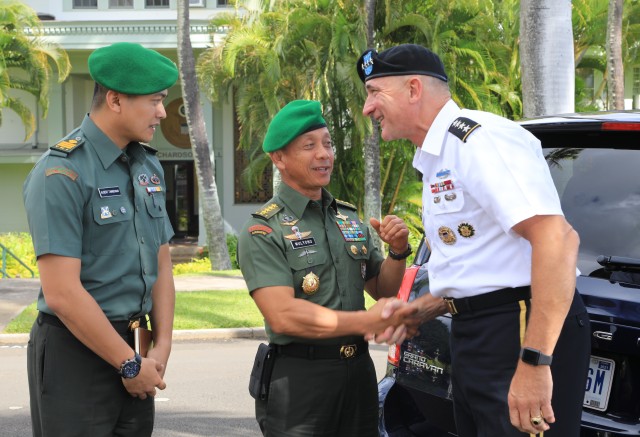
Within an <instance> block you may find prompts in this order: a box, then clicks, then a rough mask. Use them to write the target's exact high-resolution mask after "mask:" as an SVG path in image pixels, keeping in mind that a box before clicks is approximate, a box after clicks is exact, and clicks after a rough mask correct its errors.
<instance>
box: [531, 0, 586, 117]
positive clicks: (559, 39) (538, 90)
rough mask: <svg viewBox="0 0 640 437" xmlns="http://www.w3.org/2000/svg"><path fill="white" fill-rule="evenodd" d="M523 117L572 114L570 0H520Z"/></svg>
mask: <svg viewBox="0 0 640 437" xmlns="http://www.w3.org/2000/svg"><path fill="white" fill-rule="evenodd" d="M520 33H521V40H520V62H521V68H522V95H523V102H524V116H525V117H533V116H537V115H544V114H554V113H563V112H564V113H566V112H573V111H574V108H575V103H574V102H575V92H574V90H575V88H574V87H575V79H574V78H575V62H574V51H573V30H572V27H571V2H570V0H522V1H521V3H520Z"/></svg>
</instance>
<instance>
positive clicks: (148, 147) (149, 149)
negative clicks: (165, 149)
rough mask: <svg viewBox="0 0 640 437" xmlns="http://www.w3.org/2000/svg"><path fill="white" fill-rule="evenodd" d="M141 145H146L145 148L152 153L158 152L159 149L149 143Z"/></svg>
mask: <svg viewBox="0 0 640 437" xmlns="http://www.w3.org/2000/svg"><path fill="white" fill-rule="evenodd" d="M140 145H141V146H142V147H144V149H145V150H146V151H147V152H149V153H151V154H152V155H155V154H156V153H158V149H155V148H153V147H151V146H150V145H148V144H145V143H140Z"/></svg>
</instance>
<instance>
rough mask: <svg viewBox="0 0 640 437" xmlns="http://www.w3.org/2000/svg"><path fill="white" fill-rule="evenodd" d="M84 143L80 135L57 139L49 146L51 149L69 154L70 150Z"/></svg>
mask: <svg viewBox="0 0 640 437" xmlns="http://www.w3.org/2000/svg"><path fill="white" fill-rule="evenodd" d="M83 143H84V139H83V138H82V137H75V138H68V139H64V140H61V141H58V142H57V143H56V144H54V145H53V146H51V147H49V148H50V149H51V150H56V151H58V152H62V153H64V154H65V156H66V155H69V154H70V153H71V152H73V151H74V150H76V149H77V148H78V147H80V146H81V145H82V144H83Z"/></svg>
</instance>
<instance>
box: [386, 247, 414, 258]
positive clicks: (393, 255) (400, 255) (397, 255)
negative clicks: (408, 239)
mask: <svg viewBox="0 0 640 437" xmlns="http://www.w3.org/2000/svg"><path fill="white" fill-rule="evenodd" d="M412 253H413V249H411V244H409V243H407V250H405V251H404V252H402V253H396V252H394V251H393V250H391V249H389V257H390V258H391V259H395V260H396V261H402V260H403V259H406V258H407V257H408V256H409V255H411V254H412Z"/></svg>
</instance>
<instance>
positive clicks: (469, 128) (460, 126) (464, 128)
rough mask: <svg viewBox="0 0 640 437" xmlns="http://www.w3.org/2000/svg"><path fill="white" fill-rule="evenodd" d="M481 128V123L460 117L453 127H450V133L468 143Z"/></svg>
mask: <svg viewBox="0 0 640 437" xmlns="http://www.w3.org/2000/svg"><path fill="white" fill-rule="evenodd" d="M479 127H480V123H476V122H475V121H473V120H471V119H469V118H466V117H458V118H456V119H455V120H454V121H453V123H451V126H449V132H450V133H452V134H453V135H455V136H456V137H458V138H460V139H461V140H462V142H464V143H466V142H467V138H469V135H471V133H472V132H473V131H474V130H476V129H477V128H479Z"/></svg>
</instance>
